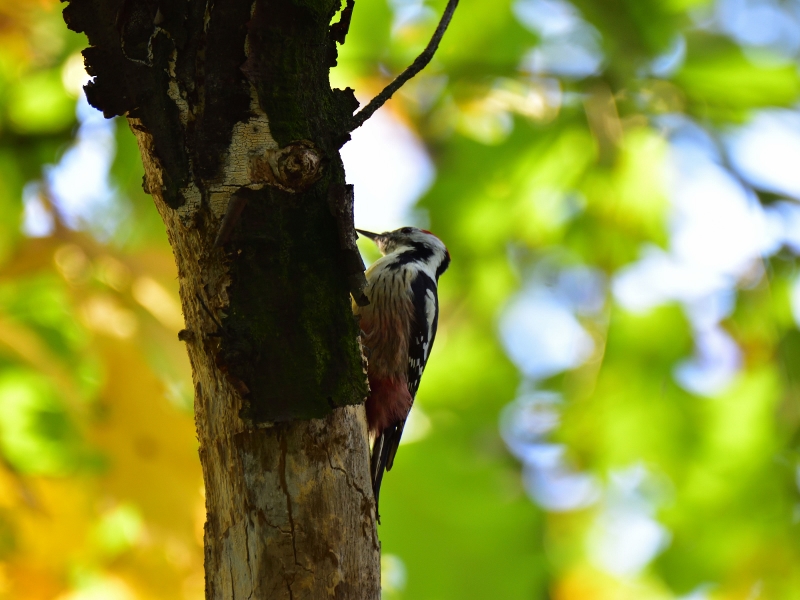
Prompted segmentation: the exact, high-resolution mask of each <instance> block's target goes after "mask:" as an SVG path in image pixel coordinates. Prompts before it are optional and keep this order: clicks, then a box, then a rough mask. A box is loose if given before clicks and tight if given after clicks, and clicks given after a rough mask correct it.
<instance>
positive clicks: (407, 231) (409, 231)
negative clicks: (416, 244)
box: [400, 227, 414, 233]
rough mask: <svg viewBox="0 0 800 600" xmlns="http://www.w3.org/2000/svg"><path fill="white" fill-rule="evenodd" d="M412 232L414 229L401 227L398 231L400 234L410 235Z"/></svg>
mask: <svg viewBox="0 0 800 600" xmlns="http://www.w3.org/2000/svg"><path fill="white" fill-rule="evenodd" d="M412 231H414V228H413V227H403V228H402V229H401V230H400V233H411V232H412Z"/></svg>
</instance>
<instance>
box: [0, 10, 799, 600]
mask: <svg viewBox="0 0 800 600" xmlns="http://www.w3.org/2000/svg"><path fill="white" fill-rule="evenodd" d="M443 4H444V2H443V1H437V2H432V3H430V4H424V3H422V2H414V1H412V0H392V1H391V2H389V3H387V2H385V1H384V0H358V2H357V4H356V9H355V12H354V16H353V22H352V28H351V32H350V34H349V36H348V38H347V44H346V45H345V46H344V47H342V48H341V49H340V61H339V62H340V65H339V67H337V69H336V70H335V71H334V72H333V74H332V81H333V82H334V84H335V85H337V86H342V87H343V86H345V85H351V86H352V87H354V88H356V89H357V90H358V91H359V93H361V94H364V95H369V93H371V92H376V91H377V90H379V89H380V88H381V87H382V86H383V85H385V84H386V83H387V82H388V81H389V79H390V78H391V74H394V73H397V72H399V71H400V70H402V69H403V68H404V67H405V66H406V65H407V64H408V63H409V62H410V60H412V59H413V57H414V56H415V55H416V54H417V53H418V52H419V51H420V50H421V49H422V47H424V45H425V44H426V43H427V41H428V36H429V35H430V31H431V29H432V27H433V25H434V23H435V22H436V20H437V19H438V15H439V14H440V11H441V10H442V8H443ZM712 9H713V5H711V4H710V3H709V2H705V1H703V0H575V2H574V3H573V4H567V3H566V2H556V1H555V0H518V1H516V2H511V1H510V0H491V1H490V0H480V1H478V0H474V1H473V2H464V3H462V5H461V7H460V8H459V9H458V12H457V13H456V16H455V18H454V21H453V23H452V26H451V29H450V31H448V33H447V35H446V36H445V39H444V42H443V44H442V46H441V48H440V51H439V53H438V54H437V56H436V58H435V59H434V61H433V63H432V64H431V66H430V67H429V68H428V69H427V70H426V71H425V72H424V73H423V74H422V75H420V76H419V77H418V78H416V79H415V80H414V81H412V82H411V83H410V84H409V85H408V86H407V87H406V88H404V89H403V90H402V91H401V92H400V93H399V94H398V95H397V96H396V98H395V99H394V100H393V101H392V102H391V103H390V104H389V105H388V106H387V108H386V109H384V110H388V111H391V114H392V115H393V117H394V118H395V119H397V120H398V121H400V122H402V123H404V124H405V125H406V126H407V127H408V128H410V129H411V130H412V131H414V132H415V133H416V134H417V135H418V136H419V138H420V139H421V140H422V141H423V142H424V144H425V147H426V148H427V150H428V152H429V155H430V156H431V158H432V160H433V162H434V164H435V166H436V171H437V176H436V179H435V182H434V184H433V186H432V188H431V189H430V190H429V191H428V192H427V193H426V195H425V196H424V198H423V199H422V200H421V202H420V204H419V208H420V209H421V212H419V213H418V215H420V218H421V219H422V220H423V221H425V222H420V223H419V224H421V225H426V226H429V227H430V228H431V229H432V230H433V231H435V232H436V233H437V235H439V236H440V237H441V238H442V239H443V240H445V242H446V243H447V244H448V247H449V248H450V251H451V253H452V255H453V264H452V267H451V269H450V271H449V272H448V273H447V274H446V276H445V277H444V278H443V279H442V285H441V291H440V293H441V299H442V317H441V323H440V333H439V337H438V341H437V342H436V346H435V349H434V351H433V357H432V359H431V362H430V364H429V367H428V370H427V372H426V376H425V380H424V383H423V385H422V389H421V391H420V394H419V397H418V407H417V409H415V413H416V416H415V424H414V425H413V427H410V428H409V429H410V430H411V431H414V432H415V434H414V435H409V436H408V438H409V441H410V442H411V443H407V444H405V445H404V446H403V448H402V450H401V453H400V457H399V459H398V461H397V463H396V466H395V469H393V470H392V472H391V474H390V475H389V476H388V477H387V479H386V481H385V483H384V489H385V492H384V496H383V498H384V499H383V507H382V514H383V525H382V526H381V529H380V535H381V539H382V542H383V546H382V547H383V552H384V556H383V577H384V591H385V597H386V598H387V599H395V598H409V599H414V600H425V599H443V598H475V599H479V600H483V599H487V598H503V599H507V600H511V599H515V598H520V599H522V598H542V599H544V598H552V599H556V600H572V599H576V600H577V599H581V600H582V599H586V598H591V599H614V600H616V599H629V598H630V599H636V600H647V599H650V598H653V599H668V598H692V599H693V600H702V599H705V598H709V599H714V600H722V599H725V600H728V599H739V598H741V599H745V598H749V599H756V598H770V599H783V598H787V599H790V598H797V597H798V596H800V576H798V573H800V569H798V568H797V565H798V564H800V563H799V561H798V558H800V556H798V554H799V553H800V547H799V545H798V542H797V539H798V537H797V534H798V530H797V522H798V507H799V506H800V504H799V503H798V500H800V498H798V488H797V473H798V465H799V464H800V452H798V450H799V448H798V443H799V441H800V377H799V376H798V371H795V368H797V365H798V364H799V363H798V360H800V333H799V332H798V331H797V325H796V323H795V321H794V318H793V316H792V309H791V303H790V298H791V295H792V289H793V286H794V282H795V278H796V273H797V269H796V261H795V257H794V255H793V254H792V253H791V252H789V251H787V250H783V251H780V252H778V253H776V254H774V255H773V256H770V257H767V258H765V259H764V260H763V262H762V261H760V260H756V261H755V263H754V265H752V268H751V269H750V270H749V271H748V272H747V273H746V274H743V275H742V276H741V277H740V278H739V279H737V280H735V281H734V282H733V283H732V287H733V288H735V290H734V292H733V293H734V300H733V302H732V308H731V310H730V311H729V312H728V313H727V314H726V315H724V317H723V319H722V324H721V327H722V328H723V329H724V331H725V332H726V334H727V335H728V336H730V337H731V339H732V340H734V341H735V343H736V345H737V346H738V348H739V349H740V351H741V366H740V368H739V369H738V370H737V372H736V373H735V375H734V376H733V377H732V378H731V380H730V381H729V382H728V383H727V384H726V385H725V386H722V387H720V388H719V389H717V390H715V391H714V392H713V393H709V394H706V396H710V397H701V396H700V395H699V394H698V393H697V392H696V391H695V392H694V393H693V392H692V391H691V390H689V389H688V388H687V386H686V385H682V384H681V382H680V378H679V377H677V376H676V373H677V372H678V371H677V370H678V369H679V368H680V366H681V364H683V363H684V362H685V361H686V360H687V359H690V358H691V357H692V356H693V353H695V352H696V351H697V350H696V345H697V343H698V341H697V335H698V333H697V330H696V328H695V327H694V326H693V324H692V323H693V321H692V319H691V314H690V312H691V311H690V310H689V308H687V306H686V304H685V303H675V302H662V303H661V305H660V306H655V307H651V308H649V309H648V310H644V311H640V312H632V311H631V310H630V309H629V308H626V307H625V306H623V305H622V303H620V302H619V300H618V298H617V297H616V296H615V295H614V294H613V293H612V287H613V285H612V283H613V282H614V281H616V280H617V279H616V278H618V277H619V276H620V274H621V273H623V272H625V269H627V268H629V267H630V266H631V265H632V264H634V263H636V261H638V260H639V259H640V258H641V257H642V256H643V253H645V251H655V250H653V249H654V248H655V249H657V248H669V246H670V243H671V241H670V240H671V238H670V231H671V229H670V227H671V224H672V223H673V222H674V207H673V205H672V204H671V203H670V200H669V193H668V186H667V182H666V179H667V178H666V176H665V164H666V163H667V161H668V157H669V154H670V139H669V135H668V134H667V132H666V129H667V128H666V127H665V125H664V124H665V122H666V121H665V119H673V120H674V119H675V118H680V119H683V120H684V121H685V122H691V123H693V124H694V125H696V126H697V127H699V128H700V129H702V130H703V131H705V132H706V133H707V134H709V135H710V136H711V137H712V138H713V139H718V138H719V137H720V136H723V135H724V134H725V133H726V132H728V131H730V130H731V128H732V127H734V126H736V125H738V124H741V123H746V122H748V120H749V119H750V118H751V117H752V116H753V115H754V114H755V112H756V111H758V110H760V109H764V108H770V107H792V106H793V105H795V103H796V102H797V100H798V95H800V78H799V77H798V69H797V63H796V56H787V55H785V54H781V53H780V52H778V51H774V50H771V49H770V48H765V47H759V48H753V47H752V45H751V46H746V45H744V44H743V43H742V42H741V41H739V40H737V39H736V38H735V37H734V36H732V35H730V34H728V33H725V32H724V31H723V30H722V29H721V28H720V27H718V26H715V25H713V18H712V17H713V10H712ZM553 11H555V12H553ZM559 11H560V12H559ZM553 14H555V15H556V16H558V15H561V17H563V18H562V21H558V19H555V20H553V19H552V18H551V20H550V21H549V25H548V24H546V23H545V24H543V23H544V21H542V15H545V16H546V15H550V16H551V17H552V15H553ZM564 15H566V17H564ZM564 18H566V19H567V22H569V23H571V24H572V25H571V29H570V31H566V30H563V27H562V30H559V31H561V34H559V35H560V37H558V36H556V37H558V39H556V38H554V36H553V31H554V30H558V23H559V22H560V23H562V25H563V22H564V21H563V19H564ZM554 24H555V25H554ZM554 28H555V29H554ZM84 43H85V42H84V39H83V38H82V37H81V36H76V35H73V34H71V33H69V32H68V31H67V30H66V27H65V26H64V25H63V23H62V21H61V17H60V11H59V6H58V3H57V2H55V0H39V1H37V2H26V3H21V2H14V1H11V0H0V489H2V493H0V598H14V599H50V598H59V599H60V600H81V599H89V598H103V599H117V598H119V599H129V598H201V597H202V587H203V576H202V524H203V520H204V515H203V498H202V493H203V492H202V481H201V474H200V468H199V463H198V459H197V454H196V441H195V438H194V429H193V423H192V415H191V405H192V398H191V378H190V373H189V368H188V364H187V360H186V358H185V354H184V350H183V348H182V347H181V345H180V344H179V342H178V341H177V339H176V335H175V334H176V332H177V330H178V329H180V327H181V323H182V317H181V314H180V308H179V303H178V300H177V283H176V281H175V273H174V263H173V260H172V257H171V255H170V252H169V247H168V245H167V243H166V240H165V238H164V234H163V228H162V226H161V224H160V222H159V220H158V216H157V214H156V211H155V210H154V209H153V207H152V205H151V203H150V200H149V198H148V197H147V196H146V195H144V193H143V192H142V190H141V163H140V159H139V156H138V150H137V148H136V144H135V143H134V141H133V138H132V136H131V135H130V133H129V131H128V130H127V127H126V126H125V124H124V122H122V121H120V120H117V121H113V122H111V123H110V124H109V125H103V124H102V123H99V122H98V119H97V117H96V116H92V114H91V111H90V109H88V108H87V107H85V105H84V106H82V107H79V111H78V112H79V114H80V115H81V121H80V122H79V121H78V120H77V118H76V102H77V100H76V99H77V97H78V95H79V93H80V85H81V83H82V80H83V78H84V77H85V74H84V73H83V70H82V63H81V59H80V56H79V54H77V53H78V52H79V50H80V49H81V48H82V47H83V45H84ZM575 52H577V54H576V53H575ZM565 56H566V57H570V56H571V57H573V59H572V62H571V63H570V64H567V65H566V66H565V64H564V63H563V61H564V60H565V59H564V57H565ZM559 60H560V61H562V62H561V63H559ZM559 64H560V65H561V66H560V67H558V68H556V67H552V65H556V66H558V65H559ZM665 64H666V66H664V65H665ZM548 65H550V66H548ZM576 65H577V67H576ZM659 65H660V66H659ZM103 136H105V137H103ZM87 140H88V141H89V142H91V141H95V142H98V140H100V142H102V143H101V147H105V148H106V153H107V154H111V153H113V161H112V162H111V164H110V165H105V166H104V165H103V164H102V163H101V164H99V165H97V166H96V168H97V169H101V170H102V169H104V168H106V169H108V174H107V176H106V174H105V173H102V177H101V179H102V180H103V181H105V186H106V188H107V189H106V191H105V192H103V190H100V191H99V192H97V193H96V194H95V197H94V200H91V201H90V200H86V201H85V202H84V203H83V204H81V203H80V201H77V204H76V201H74V200H70V198H69V194H68V193H65V191H64V190H65V186H66V188H69V184H70V181H73V183H74V180H69V179H67V180H66V181H67V183H66V184H65V183H64V179H63V172H64V171H65V170H66V167H65V165H66V163H67V162H68V161H69V160H73V159H70V157H71V156H73V157H74V156H78V159H74V160H85V156H84V155H80V154H76V152H78V150H80V148H82V147H83V146H82V144H85V143H87ZM103 140H105V141H103ZM100 142H98V143H100ZM102 144H106V146H102ZM71 153H72V154H71ZM81 156H84V158H83V159H81V158H80V157H81ZM55 165H60V166H59V167H55ZM92 165H94V163H92ZM92 168H94V167H92ZM726 168H730V167H726ZM59 172H61V173H62V175H61V176H59V175H58V173H59ZM731 174H732V175H734V176H735V177H736V178H737V179H739V180H741V183H742V184H743V185H746V182H745V181H744V180H743V179H742V178H741V176H740V174H738V173H735V172H732V171H731ZM59 177H62V179H59ZM59 182H60V183H59ZM748 189H749V188H748ZM755 192H757V193H758V194H759V198H761V199H763V200H764V201H765V202H769V203H770V204H774V203H775V202H779V201H780V200H781V197H780V195H778V196H776V195H775V194H774V193H771V192H767V191H764V190H758V189H756V190H755ZM23 200H24V201H23ZM79 200H80V199H79ZM357 218H358V216H357ZM721 222H722V220H721ZM648 248H649V250H647V249H648ZM364 250H365V253H368V252H370V249H369V248H368V247H366V246H365V247H364ZM745 275H746V276H745ZM570 282H572V283H570ZM576 282H577V283H576ZM592 282H594V283H592ZM590 283H591V284H592V285H589V284H590ZM587 285H588V286H589V287H592V286H594V287H593V288H592V289H594V290H595V292H596V293H595V296H597V297H594V296H592V297H589V298H588V299H586V298H584V299H580V298H579V299H578V300H575V299H574V298H573V299H572V300H570V302H572V305H571V306H572V309H571V310H572V313H573V315H574V317H575V322H576V323H577V324H578V325H577V326H579V327H580V330H581V331H582V332H583V335H584V336H588V337H587V339H588V340H590V343H589V346H588V347H590V351H588V352H587V353H585V354H584V355H582V356H581V358H580V360H577V361H574V362H573V363H572V364H569V365H567V364H564V365H562V366H561V367H559V368H555V369H551V370H550V372H537V373H534V372H533V371H531V369H534V370H535V365H534V366H533V367H530V368H528V367H526V366H525V364H522V363H521V362H520V359H519V357H515V356H514V353H513V352H512V350H511V349H510V347H509V344H508V342H507V341H506V343H505V345H504V339H505V337H506V336H507V334H508V333H509V332H511V333H513V332H514V331H515V330H521V331H527V330H526V329H525V327H526V325H525V324H524V323H522V322H519V323H517V322H514V321H513V319H512V320H511V322H510V324H509V317H508V315H512V314H517V313H515V312H513V310H514V309H513V307H514V306H516V305H517V304H515V303H520V302H521V303H523V304H524V302H526V301H528V300H530V299H531V298H534V299H535V298H540V297H541V294H551V295H552V294H555V293H556V292H558V290H561V292H558V293H562V292H563V290H565V289H567V290H568V291H569V290H570V289H571V290H572V291H573V292H574V291H575V289H577V290H578V292H580V291H581V290H584V289H585V288H586V286H587ZM570 286H572V287H570ZM575 286H577V288H576V287H575ZM573 288H574V289H573ZM554 290H555V292H554ZM537 294H538V296H537ZM567 296H569V294H567ZM573 296H574V294H573ZM578 296H580V293H579V294H578ZM589 296H591V294H589ZM561 304H562V305H565V304H569V302H567V301H566V300H563V298H562V302H561ZM540 305H541V303H540ZM520 314H524V313H520ZM543 319H545V320H546V318H545V317H543ZM545 324H546V323H545ZM536 343H537V342H536V339H533V338H532V339H531V342H530V345H531V350H532V351H534V350H537V348H535V347H534V346H535V344H536ZM540 352H544V355H545V358H548V352H549V350H548V348H545V349H544V350H543V351H540ZM510 357H511V358H510ZM512 358H514V360H512ZM550 358H552V357H550ZM523 362H524V361H523ZM526 423H527V424H528V425H529V426H530V427H528V429H530V430H531V431H528V430H526V429H525V425H526ZM537 427H538V429H537ZM514 431H516V432H517V433H520V432H521V435H523V437H524V435H528V436H529V439H528V440H527V442H529V443H527V444H522V445H521V446H515V441H514V439H515V438H514V437H513V436H512V435H511V434H510V433H509V432H514ZM414 438H416V439H414ZM537 461H538V462H537ZM548 461H549V462H548ZM521 463H522V467H521ZM543 464H544V465H550V467H552V466H553V465H555V464H558V465H562V466H563V468H564V472H556V475H557V476H556V477H555V478H550V479H547V478H546V477H545V475H546V474H547V473H550V474H551V475H552V473H553V470H552V468H551V469H550V471H547V469H546V468H543V467H542V465H543ZM543 478H544V479H543ZM570 486H571V487H570ZM558 490H561V491H560V492H559V493H560V496H558V498H556V496H554V495H553V494H555V493H556V492H557V491H558ZM548 494H549V495H548ZM556 500H558V501H556ZM637 536H638V537H637ZM645 542H646V543H645ZM648 544H649V545H648ZM626 561H627V562H626Z"/></svg>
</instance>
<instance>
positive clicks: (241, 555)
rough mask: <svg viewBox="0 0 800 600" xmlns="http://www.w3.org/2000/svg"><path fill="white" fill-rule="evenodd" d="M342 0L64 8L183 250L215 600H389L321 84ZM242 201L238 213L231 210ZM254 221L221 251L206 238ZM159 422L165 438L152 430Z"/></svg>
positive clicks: (332, 134)
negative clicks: (225, 225)
mask: <svg viewBox="0 0 800 600" xmlns="http://www.w3.org/2000/svg"><path fill="white" fill-rule="evenodd" d="M339 8H340V6H339V1H338V0H255V1H253V0H225V1H222V0H217V1H216V2H214V1H213V0H188V1H187V0H183V1H179V0H71V1H70V3H69V5H68V7H67V8H66V9H65V11H64V17H65V20H66V21H67V23H68V25H69V26H70V28H71V29H73V30H75V31H82V32H86V34H87V36H88V38H89V43H90V44H91V46H90V47H89V48H87V50H85V51H84V56H85V58H86V64H87V70H88V71H89V74H90V75H92V76H94V77H95V79H94V80H93V81H92V82H91V83H90V84H89V85H88V86H87V89H86V92H87V97H88V99H89V101H90V103H92V105H94V106H96V107H98V108H100V109H101V110H103V112H104V114H105V115H106V116H107V117H111V116H114V115H126V116H127V117H128V120H129V124H130V126H131V129H132V130H133V131H134V134H135V135H136V137H137V140H138V142H139V147H140V150H141V154H142V160H143V163H144V168H145V177H144V184H143V185H144V187H145V190H146V191H149V192H150V193H151V194H152V195H153V198H154V200H155V204H156V207H157V208H158V210H159V212H160V214H161V216H162V218H163V220H164V223H165V224H166V228H167V235H168V237H169V241H170V244H171V245H172V248H173V251H174V253H175V259H176V262H177V266H178V275H179V280H180V292H181V299H182V303H183V310H184V316H185V319H186V329H185V330H183V331H182V332H181V334H180V337H181V339H182V340H184V341H185V342H186V344H187V349H188V352H189V357H190V360H191V364H192V370H193V377H194V385H195V418H196V422H197V434H198V438H199V441H200V459H201V462H202V465H203V473H204V478H205V487H206V508H207V512H208V518H207V522H206V528H205V569H206V597H207V598H214V599H221V598H226V599H228V598H231V599H239V598H259V599H261V598H264V599H266V598H269V599H280V598H287V599H288V598H292V599H295V600H297V599H300V598H313V599H317V598H342V599H345V598H358V599H362V598H366V599H372V598H378V597H379V596H380V589H379V588H380V583H379V582H380V558H379V556H380V548H379V543H378V538H377V532H376V528H375V522H374V502H373V496H372V490H371V486H370V481H369V448H368V437H367V431H366V422H365V417H364V412H363V406H362V405H361V402H362V401H363V399H364V397H365V396H366V391H367V389H366V380H365V372H364V363H363V357H362V354H361V348H360V344H359V338H358V327H357V324H356V323H355V321H354V319H353V316H352V313H351V310H350V302H349V296H350V292H351V291H352V292H353V293H354V294H355V295H356V297H358V294H359V291H360V285H362V283H363V274H362V273H361V269H363V265H361V264H360V258H358V255H357V253H356V251H355V246H354V237H353V231H352V227H353V224H352V195H351V194H350V193H349V192H348V189H347V188H346V186H345V185H344V169H343V167H342V163H341V160H340V158H339V148H340V147H341V145H342V144H343V143H344V142H345V141H346V140H347V139H348V136H347V133H346V131H347V125H348V123H349V122H350V118H351V115H352V113H353V110H354V109H355V108H356V106H357V103H356V102H355V99H354V97H353V94H352V91H350V90H346V91H341V90H331V89H330V85H329V83H328V70H329V68H330V67H331V66H332V65H333V64H335V60H336V42H335V40H339V41H340V42H341V41H343V40H344V35H345V34H346V28H347V23H346V21H347V19H346V18H345V19H342V22H341V23H340V24H338V25H334V26H332V27H331V26H330V25H329V24H330V22H331V20H332V18H333V17H334V16H335V13H336V11H337V10H338V9H339ZM232 199H233V201H232ZM229 206H230V207H237V208H238V209H241V208H242V207H244V208H243V212H242V214H241V218H240V219H239V221H238V224H237V225H236V226H235V227H234V228H233V230H232V233H231V234H230V235H229V236H223V237H228V239H227V241H226V240H225V239H223V240H222V242H223V243H222V244H220V245H219V246H215V244H214V240H215V237H216V236H217V233H218V231H219V229H220V223H221V221H222V219H223V216H224V215H225V214H226V211H228V209H229ZM153 426H156V427H157V426H158V424H157V423H154V424H153Z"/></svg>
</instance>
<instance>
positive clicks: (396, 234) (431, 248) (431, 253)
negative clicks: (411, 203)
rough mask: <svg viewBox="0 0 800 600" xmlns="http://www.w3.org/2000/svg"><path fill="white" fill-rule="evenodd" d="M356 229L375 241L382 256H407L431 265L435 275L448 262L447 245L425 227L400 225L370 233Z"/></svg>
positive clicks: (439, 273) (444, 267)
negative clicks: (397, 227) (389, 229)
mask: <svg viewBox="0 0 800 600" xmlns="http://www.w3.org/2000/svg"><path fill="white" fill-rule="evenodd" d="M356 231H357V232H358V233H359V234H360V235H363V236H364V237H367V238H369V239H371V240H372V241H373V242H375V244H376V245H377V246H378V250H380V251H381V254H383V255H384V256H388V255H390V254H397V255H402V256H404V257H407V258H408V259H409V260H414V261H416V262H424V263H428V264H430V265H432V266H433V270H434V271H435V272H436V275H437V277H438V276H439V275H441V274H442V273H444V271H445V270H446V269H447V267H448V265H449V264H450V253H449V252H448V251H447V247H446V246H445V245H444V243H443V242H442V240H440V239H439V238H438V237H436V236H435V235H433V234H432V233H431V232H430V231H427V230H426V229H418V228H417V227H401V228H400V229H395V230H394V231H385V232H383V233H372V232H371V231H364V230H363V229H356Z"/></svg>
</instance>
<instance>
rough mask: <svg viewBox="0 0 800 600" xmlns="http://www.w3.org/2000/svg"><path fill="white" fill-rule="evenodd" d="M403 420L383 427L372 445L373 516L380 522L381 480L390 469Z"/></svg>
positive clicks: (403, 423)
mask: <svg viewBox="0 0 800 600" xmlns="http://www.w3.org/2000/svg"><path fill="white" fill-rule="evenodd" d="M404 425H405V421H400V422H399V423H395V424H394V425H389V427H387V428H386V429H384V430H383V431H382V432H381V433H380V434H378V437H376V438H375V443H374V444H373V446H372V464H371V467H370V473H371V475H372V492H373V494H374V495H375V518H376V519H377V521H378V523H380V522H381V514H380V511H379V510H378V497H379V496H380V493H381V481H383V473H384V471H391V470H392V465H393V464H394V456H395V454H397V447H398V446H399V445H400V437H401V436H402V435H403V426H404Z"/></svg>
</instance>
